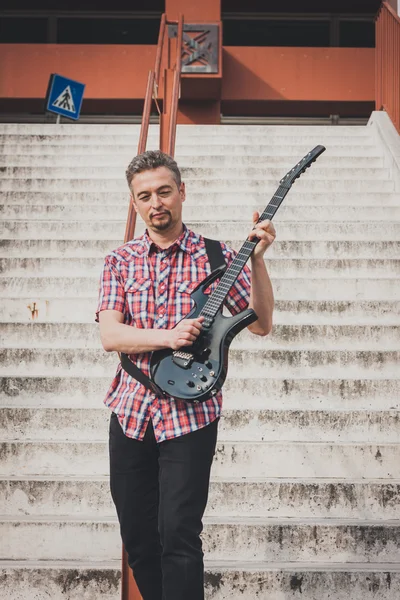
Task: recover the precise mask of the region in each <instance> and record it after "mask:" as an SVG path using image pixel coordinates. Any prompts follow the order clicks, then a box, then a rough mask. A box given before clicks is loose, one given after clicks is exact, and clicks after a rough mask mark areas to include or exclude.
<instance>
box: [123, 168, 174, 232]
mask: <svg viewBox="0 0 400 600" xmlns="http://www.w3.org/2000/svg"><path fill="white" fill-rule="evenodd" d="M131 191H132V195H133V203H134V206H135V209H136V212H138V213H139V215H140V216H141V217H142V219H143V221H144V222H145V223H146V226H147V227H148V228H149V229H152V230H153V231H158V232H160V231H167V230H168V229H172V228H173V227H174V226H175V225H176V224H177V223H181V222H182V202H184V200H185V184H184V183H181V185H180V188H178V186H177V184H176V181H175V179H174V177H173V174H172V172H171V171H170V170H169V169H167V167H158V168H157V169H149V170H148V171H142V173H138V174H137V175H135V176H134V177H133V179H132V181H131Z"/></svg>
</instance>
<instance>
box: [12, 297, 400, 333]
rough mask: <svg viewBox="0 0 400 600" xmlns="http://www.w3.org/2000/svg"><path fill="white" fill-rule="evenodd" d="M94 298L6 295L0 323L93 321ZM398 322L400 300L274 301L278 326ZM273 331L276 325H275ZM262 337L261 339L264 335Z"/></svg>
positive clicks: (95, 301)
mask: <svg viewBox="0 0 400 600" xmlns="http://www.w3.org/2000/svg"><path fill="white" fill-rule="evenodd" d="M96 303H97V297H96V295H95V294H93V295H92V296H91V297H87V298H76V297H72V298H71V297H67V296H66V297H64V298H54V297H50V296H47V297H46V298H34V297H32V296H26V297H25V298H24V297H22V298H21V297H18V298H17V297H15V298H7V297H3V298H2V302H1V304H0V323H32V322H36V323H92V322H93V319H94V311H95V310H96ZM354 323H356V324H357V325H358V326H369V325H375V326H376V325H378V326H383V325H391V326H396V325H400V302H396V301H394V300H393V301H391V302H390V301H389V302H386V301H383V300H381V301H373V300H372V301H357V300H349V301H347V302H346V301H326V302H324V301H322V302H318V301H313V300H309V301H307V300H299V301H297V302H295V301H290V300H288V301H285V300H277V301H276V302H275V310H274V326H278V325H290V324H292V325H334V326H338V325H342V326H345V325H349V326H354ZM274 331H275V327H274ZM263 339H264V338H263Z"/></svg>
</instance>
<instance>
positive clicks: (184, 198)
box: [179, 181, 186, 202]
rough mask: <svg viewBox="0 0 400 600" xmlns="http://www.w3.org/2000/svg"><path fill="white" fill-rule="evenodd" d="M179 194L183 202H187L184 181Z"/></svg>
mask: <svg viewBox="0 0 400 600" xmlns="http://www.w3.org/2000/svg"><path fill="white" fill-rule="evenodd" d="M179 193H180V195H181V200H182V202H185V200H186V188H185V184H184V183H183V181H182V183H181V185H180V187H179Z"/></svg>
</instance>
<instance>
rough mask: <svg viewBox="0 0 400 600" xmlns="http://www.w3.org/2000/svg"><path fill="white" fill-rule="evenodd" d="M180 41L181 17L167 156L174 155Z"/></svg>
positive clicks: (180, 56) (181, 17)
mask: <svg viewBox="0 0 400 600" xmlns="http://www.w3.org/2000/svg"><path fill="white" fill-rule="evenodd" d="M182 40H183V16H182V15H180V16H179V21H178V34H177V40H176V65H175V72H174V84H173V88H172V99H171V110H170V113H171V117H170V122H169V131H168V146H167V148H168V150H167V152H168V154H169V155H170V156H172V157H173V156H174V155H175V140H176V119H177V115H178V102H179V93H180V89H179V88H180V81H181V68H182V51H179V49H181V48H182Z"/></svg>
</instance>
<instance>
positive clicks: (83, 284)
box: [0, 272, 399, 312]
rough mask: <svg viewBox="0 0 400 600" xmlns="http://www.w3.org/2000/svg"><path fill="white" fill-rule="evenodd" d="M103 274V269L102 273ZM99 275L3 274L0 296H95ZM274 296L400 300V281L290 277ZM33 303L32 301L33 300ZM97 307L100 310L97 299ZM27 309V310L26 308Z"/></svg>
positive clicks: (282, 280) (279, 283)
mask: <svg viewBox="0 0 400 600" xmlns="http://www.w3.org/2000/svg"><path fill="white" fill-rule="evenodd" d="M99 275H100V272H99ZM338 275H339V274H338ZM98 286H99V277H13V278H10V277H4V276H0V297H1V298H15V297H16V296H18V295H21V296H25V297H26V296H30V297H31V299H32V302H34V301H37V300H39V299H44V300H47V298H48V297H50V298H51V297H54V296H57V297H58V298H66V297H67V298H68V297H70V296H71V290H74V297H75V298H93V297H94V293H97V290H98ZM273 286H274V295H275V298H276V299H277V300H291V301H294V300H319V301H323V300H329V301H338V300H341V301H344V300H345V301H349V300H354V299H355V298H356V299H357V300H358V301H360V300H363V301H368V300H372V301H373V300H383V301H385V302H387V301H392V300H398V297H399V294H398V291H399V283H398V281H397V279H396V278H394V277H392V278H390V279H384V278H383V277H380V278H379V285H377V283H376V277H371V278H367V277H364V278H362V277H360V278H357V279H356V278H354V277H353V278H350V277H349V276H348V278H343V277H340V276H338V277H324V278H322V274H321V277H319V278H317V279H311V278H307V279H304V277H303V276H300V277H286V278H276V277H274V279H273ZM30 304H31V303H30ZM93 310H94V311H95V310H96V302H94V305H93ZM25 312H26V309H25Z"/></svg>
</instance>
